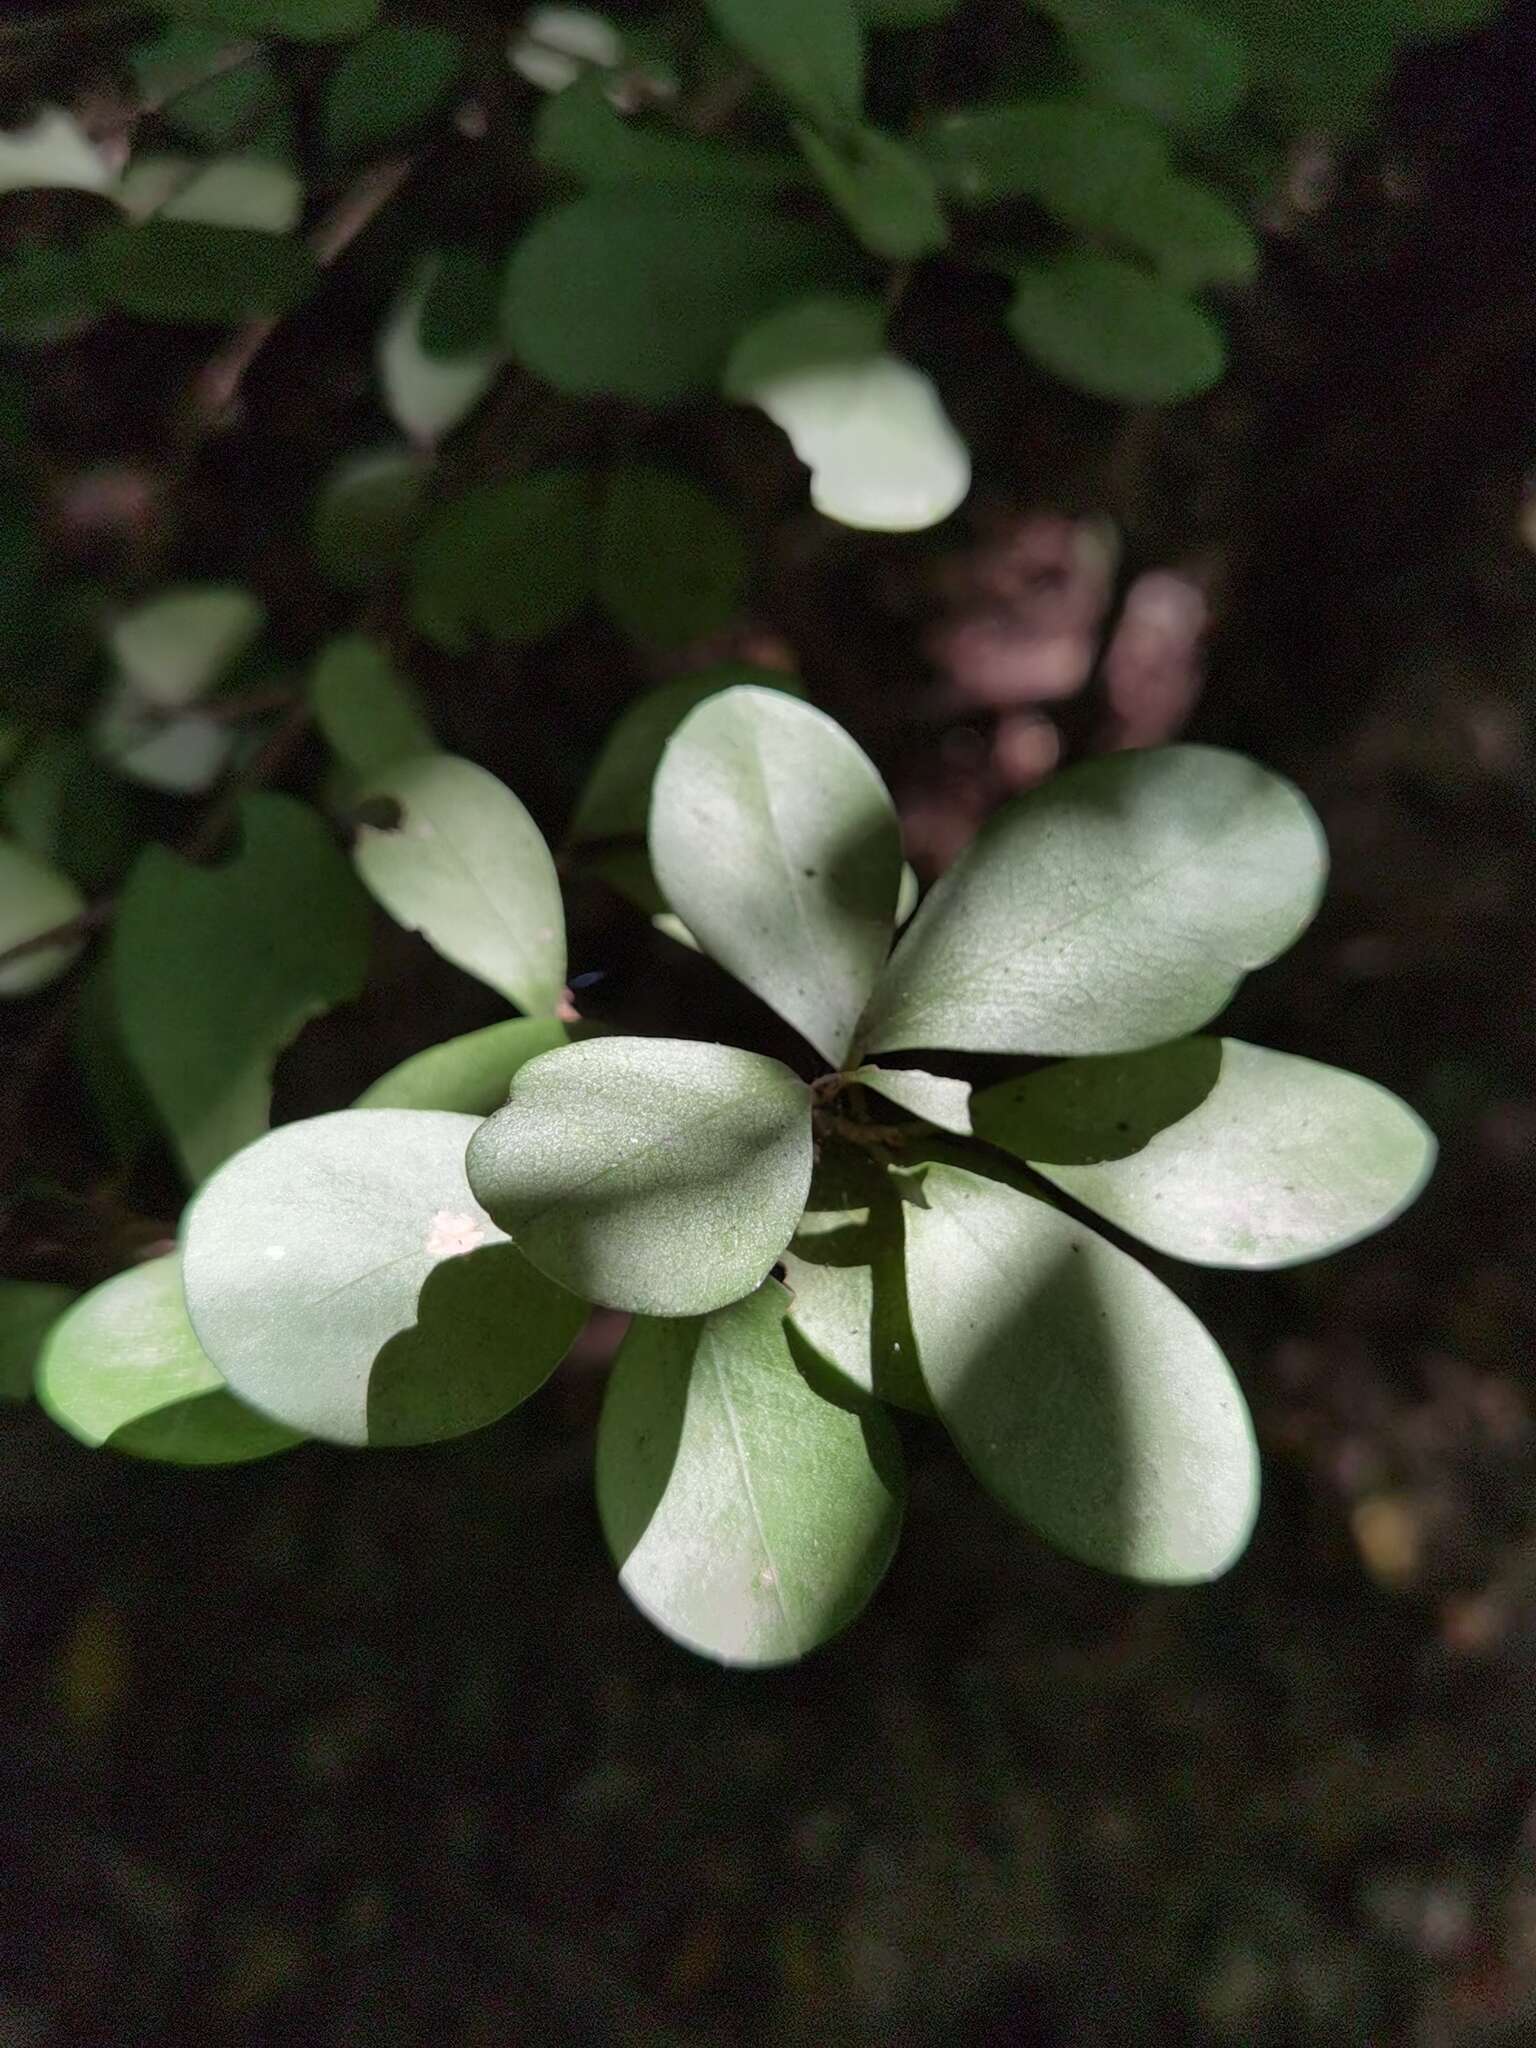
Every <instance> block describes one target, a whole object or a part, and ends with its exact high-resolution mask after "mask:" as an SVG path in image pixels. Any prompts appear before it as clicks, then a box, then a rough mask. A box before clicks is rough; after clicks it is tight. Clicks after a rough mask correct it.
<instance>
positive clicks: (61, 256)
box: [0, 247, 105, 348]
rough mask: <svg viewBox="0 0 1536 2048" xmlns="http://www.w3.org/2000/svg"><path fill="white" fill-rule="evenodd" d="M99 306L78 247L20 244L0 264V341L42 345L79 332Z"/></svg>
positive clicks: (101, 305) (98, 296) (101, 308)
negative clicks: (17, 251) (15, 253)
mask: <svg viewBox="0 0 1536 2048" xmlns="http://www.w3.org/2000/svg"><path fill="white" fill-rule="evenodd" d="M104 311H105V305H104V302H103V300H102V296H101V293H100V292H99V291H98V289H97V285H96V279H95V277H94V275H93V273H92V270H91V266H90V264H89V263H88V262H87V260H86V256H85V252H84V250H82V249H78V248H68V249H61V248H49V247H43V248H33V249H25V250H23V251H22V253H21V254H20V255H19V256H16V257H14V258H13V259H12V260H11V261H10V262H9V263H5V264H0V341H7V342H13V343H16V344H18V345H19V346H21V347H26V348H43V347H47V346H49V345H50V344H52V343H53V342H56V341H65V340H68V339H69V338H70V337H71V336H72V335H75V334H78V333H80V332H81V331H82V330H83V329H84V328H86V327H89V326H90V324H91V322H92V321H93V320H96V319H98V318H99V317H100V315H101V314H102V313H103V312H104Z"/></svg>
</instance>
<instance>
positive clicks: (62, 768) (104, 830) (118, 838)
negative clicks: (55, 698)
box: [0, 730, 133, 892]
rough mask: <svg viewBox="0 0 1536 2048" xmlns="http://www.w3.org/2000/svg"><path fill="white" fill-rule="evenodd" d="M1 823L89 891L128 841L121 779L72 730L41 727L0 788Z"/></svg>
mask: <svg viewBox="0 0 1536 2048" xmlns="http://www.w3.org/2000/svg"><path fill="white" fill-rule="evenodd" d="M0 818H3V819H4V823H5V828H6V829H7V830H8V831H9V832H11V833H12V834H13V835H14V836H15V837H16V839H17V840H19V841H20V843H21V844H22V845H23V846H24V847H25V848H26V849H27V851H28V852H29V853H31V854H33V855H35V856H36V858H37V859H38V860H41V861H50V862H53V863H55V864H56V865H58V866H59V867H61V868H63V870H64V871H65V873H66V874H67V875H69V876H70V877H71V879H72V880H74V881H75V882H77V883H78V884H79V885H80V887H81V888H82V889H84V890H86V891H88V892H94V891H96V890H100V889H105V888H107V887H109V886H110V884H111V883H112V882H114V881H115V880H116V878H117V876H118V874H119V872H120V871H121V869H122V867H123V865H124V863H125V861H126V860H127V857H128V854H129V851H130V848H131V846H132V844H133V835H132V825H131V822H130V819H129V815H128V806H127V803H126V801H125V798H124V795H123V791H122V789H121V787H120V786H119V785H118V784H117V783H116V782H114V781H113V779H112V777H111V776H110V775H109V774H108V772H107V770H106V769H105V768H104V767H103V765H102V764H101V762H100V761H98V760H97V759H96V758H95V756H94V755H93V754H92V752H91V750H90V748H89V747H88V746H87V744H86V742H85V739H84V737H83V735H82V734H80V733H79V732H73V731H67V730H66V731H57V732H49V733H44V734H41V735H40V736H39V737H38V738H37V739H36V740H34V741H33V743H32V745H31V746H29V747H28V748H27V750H26V753H25V754H24V756H23V757H22V759H21V760H20V761H19V762H18V763H17V764H16V766H15V768H14V769H13V770H12V771H11V773H10V774H9V775H8V776H7V778H6V780H5V784H4V786H3V788H0Z"/></svg>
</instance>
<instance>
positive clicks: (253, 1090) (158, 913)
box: [112, 795, 368, 1184]
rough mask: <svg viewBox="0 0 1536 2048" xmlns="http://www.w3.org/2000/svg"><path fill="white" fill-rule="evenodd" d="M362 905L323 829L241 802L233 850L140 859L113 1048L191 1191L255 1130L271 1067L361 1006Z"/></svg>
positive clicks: (122, 937) (268, 802) (123, 930)
mask: <svg viewBox="0 0 1536 2048" xmlns="http://www.w3.org/2000/svg"><path fill="white" fill-rule="evenodd" d="M367 964H368V912H367V905H366V902H365V901H364V899H363V896H362V894H361V892H360V891H359V890H358V888H357V886H356V884H355V883H354V881H353V879H352V877H351V875H350V874H349V873H348V872H347V865H346V862H345V861H344V860H343V859H342V857H341V855H340V854H339V853H338V852H337V850H336V848H335V847H334V845H333V844H332V842H331V838H330V835H329V833H328V832H327V831H326V829H325V827H324V825H323V824H322V823H321V821H320V819H319V818H317V817H316V816H315V814H314V812H313V811H311V810H309V809H308V808H307V807H306V806H305V805H303V804H301V803H298V802H296V801H295V800H294V799H293V798H292V797H287V796H270V795H260V796H248V797H246V798H245V799H244V800H243V801H242V803H241V806H240V847H239V850H238V851H237V853H236V854H235V856H234V857H233V858H232V859H231V860H230V861H228V862H227V863H226V864H225V865H224V866H222V867H215V868H199V867H194V866H193V865H192V864H191V863H190V862H189V861H184V860H182V859H181V858H180V857H179V856H178V855H176V854H173V853H171V852H169V851H168V850H167V849H166V848H165V847H163V846H150V847H146V848H145V850H144V852H143V853H142V854H141V855H140V856H139V859H138V861H137V863H136V864H135V866H134V869H133V872H132V873H131V874H130V876H129V877H128V884H127V887H126V888H125V889H124V891H123V897H122V902H121V904H120V906H119V909H118V914H117V923H116V926H115V929H114V932H113V939H112V971H113V975H114V977H115V981H116V986H117V1001H118V1014H119V1017H120V1020H121V1023H122V1029H123V1043H124V1046H125V1049H126V1050H127V1053H128V1056H129V1058H130V1059H131V1060H132V1061H133V1063H134V1065H135V1067H136V1068H137V1069H138V1071H139V1073H140V1074H141V1075H142V1077H143V1079H144V1082H145V1084H146V1086H147V1087H148V1089H149V1093H150V1096H151V1099H152V1100H153V1101H154V1104H155V1106H156V1108H157V1109H158V1111H159V1113H160V1115H161V1117H162V1118H163V1119H164V1121H165V1125H166V1128H167V1130H168V1131H169V1132H170V1135H171V1137H172V1139H173V1141H174V1143H175V1146H176V1150H177V1152H178V1154H179V1155H180V1157H181V1160H182V1163H183V1165H184V1166H185V1168H186V1171H187V1177H188V1179H189V1180H190V1181H192V1182H193V1183H194V1184H195V1183H196V1182H198V1181H199V1180H201V1179H202V1178H203V1176H204V1175H205V1174H208V1173H211V1172H212V1171H213V1169H214V1167H216V1166H217V1165H218V1164H219V1162H220V1161H221V1160H223V1159H226V1158H228V1156H229V1155H230V1153H232V1152H236V1151H238V1150H239V1149H240V1147H241V1146H242V1145H246V1144H249V1143H250V1141H251V1140H252V1139H253V1138H256V1137H259V1136H260V1134H261V1133H262V1131H264V1130H265V1129H266V1125H267V1113H268V1109H269V1107H270V1103H271V1091H272V1067H273V1063H274V1061H275V1060H276V1058H277V1055H278V1054H279V1053H280V1052H281V1051H282V1050H283V1048H284V1047H285V1046H286V1045H288V1044H289V1043H290V1042H291V1041H292V1040H293V1039H294V1038H295V1037H297V1035H298V1033H299V1032H300V1030H302V1028H303V1027H304V1025H305V1024H307V1023H308V1022H309V1020H310V1019H311V1018H312V1017H317V1016H319V1015H320V1013H321V1012H322V1011H324V1010H328V1009H330V1008H332V1007H333V1006H334V1005H335V1004H337V1003H346V1002H351V1001H353V1000H354V999H355V998H356V997H357V996H358V995H359V994H360V993H361V992H362V985H363V977H364V974H365V972H366V969H367Z"/></svg>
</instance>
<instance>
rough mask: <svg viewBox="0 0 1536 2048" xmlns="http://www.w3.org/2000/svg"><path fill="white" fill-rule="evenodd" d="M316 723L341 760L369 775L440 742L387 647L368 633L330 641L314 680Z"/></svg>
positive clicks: (357, 772) (338, 637) (390, 766)
mask: <svg viewBox="0 0 1536 2048" xmlns="http://www.w3.org/2000/svg"><path fill="white" fill-rule="evenodd" d="M310 690H311V692H312V694H313V698H314V706H315V723H316V724H317V725H318V726H319V728H320V730H321V732H322V733H323V734H324V735H325V737H326V739H327V741H328V742H329V743H330V746H331V749H332V751H333V752H334V753H335V754H336V756H337V758H338V759H339V760H340V761H342V762H344V763H345V764H346V766H347V767H348V768H350V769H351V770H352V772H353V774H355V775H359V776H362V777H364V778H365V779H368V778H371V777H374V776H377V775H382V774H383V773H384V772H385V770H386V769H389V768H392V767H394V765H395V764H396V762H398V761H408V760H410V759H412V758H413V757H414V756H416V755H418V754H430V753H432V752H434V751H435V749H436V746H437V741H436V740H435V739H434V738H433V735H432V728H431V726H430V725H428V723H427V721H426V718H425V717H424V716H423V714H422V711H421V708H420V706H419V705H418V703H417V702H416V698H415V696H414V694H413V692H412V691H411V689H410V686H409V685H408V684H407V683H406V681H405V680H404V678H403V677H401V676H400V675H399V674H398V673H397V671H396V669H395V665H394V663H393V662H392V661H391V660H390V658H389V650H388V649H387V648H386V647H384V646H382V645H381V644H380V642H379V641H377V640H372V639H370V638H369V637H368V635H367V634H366V633H342V634H339V635H338V636H337V638H336V639H334V640H329V641H327V642H326V644H325V646H324V647H323V648H322V649H321V651H320V656H319V659H318V660H317V661H316V663H315V668H314V674H313V677H312V678H311V681H310Z"/></svg>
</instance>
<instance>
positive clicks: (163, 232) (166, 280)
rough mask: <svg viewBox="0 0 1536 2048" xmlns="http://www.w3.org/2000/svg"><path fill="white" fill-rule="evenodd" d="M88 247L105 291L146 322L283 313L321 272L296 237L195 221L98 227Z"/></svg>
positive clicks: (218, 320) (217, 321) (211, 321)
mask: <svg viewBox="0 0 1536 2048" xmlns="http://www.w3.org/2000/svg"><path fill="white" fill-rule="evenodd" d="M85 251H86V256H87V259H88V261H89V263H90V267H91V274H92V277H93V279H94V281H95V284H96V287H97V289H98V290H99V291H100V292H101V294H102V296H103V297H104V298H105V299H107V300H108V301H110V303H111V304H113V305H114V306H117V307H118V308H120V310H121V311H123V312H125V313H132V314H134V315H135V316H136V317H137V318H138V319H140V320H169V321H185V322H189V323H193V324H205V325H215V326H221V325H224V324H226V323H228V322H233V321H237V320H251V319H268V318H270V319H280V318H282V316H283V315H284V314H287V313H291V312H293V311H294V310H295V308H296V307H298V306H300V305H302V304H303V302H304V300H305V299H307V298H308V296H309V294H310V292H311V290H312V289H313V287H314V285H315V282H316V279H317V278H318V276H319V269H318V266H317V265H316V262H315V259H314V256H313V254H312V253H311V251H310V249H309V247H308V245H307V244H306V243H304V242H301V241H299V240H297V239H295V238H293V237H291V236H288V235H271V234H267V233H265V232H263V231H262V230H260V229H257V228H221V227H204V226H200V225H198V224H196V223H195V222H192V221H179V220H152V221H146V222H145V223H144V225H143V226H142V227H110V228H99V229H97V231H96V232H95V233H94V234H92V235H89V236H88V237H87V238H86V242H85Z"/></svg>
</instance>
